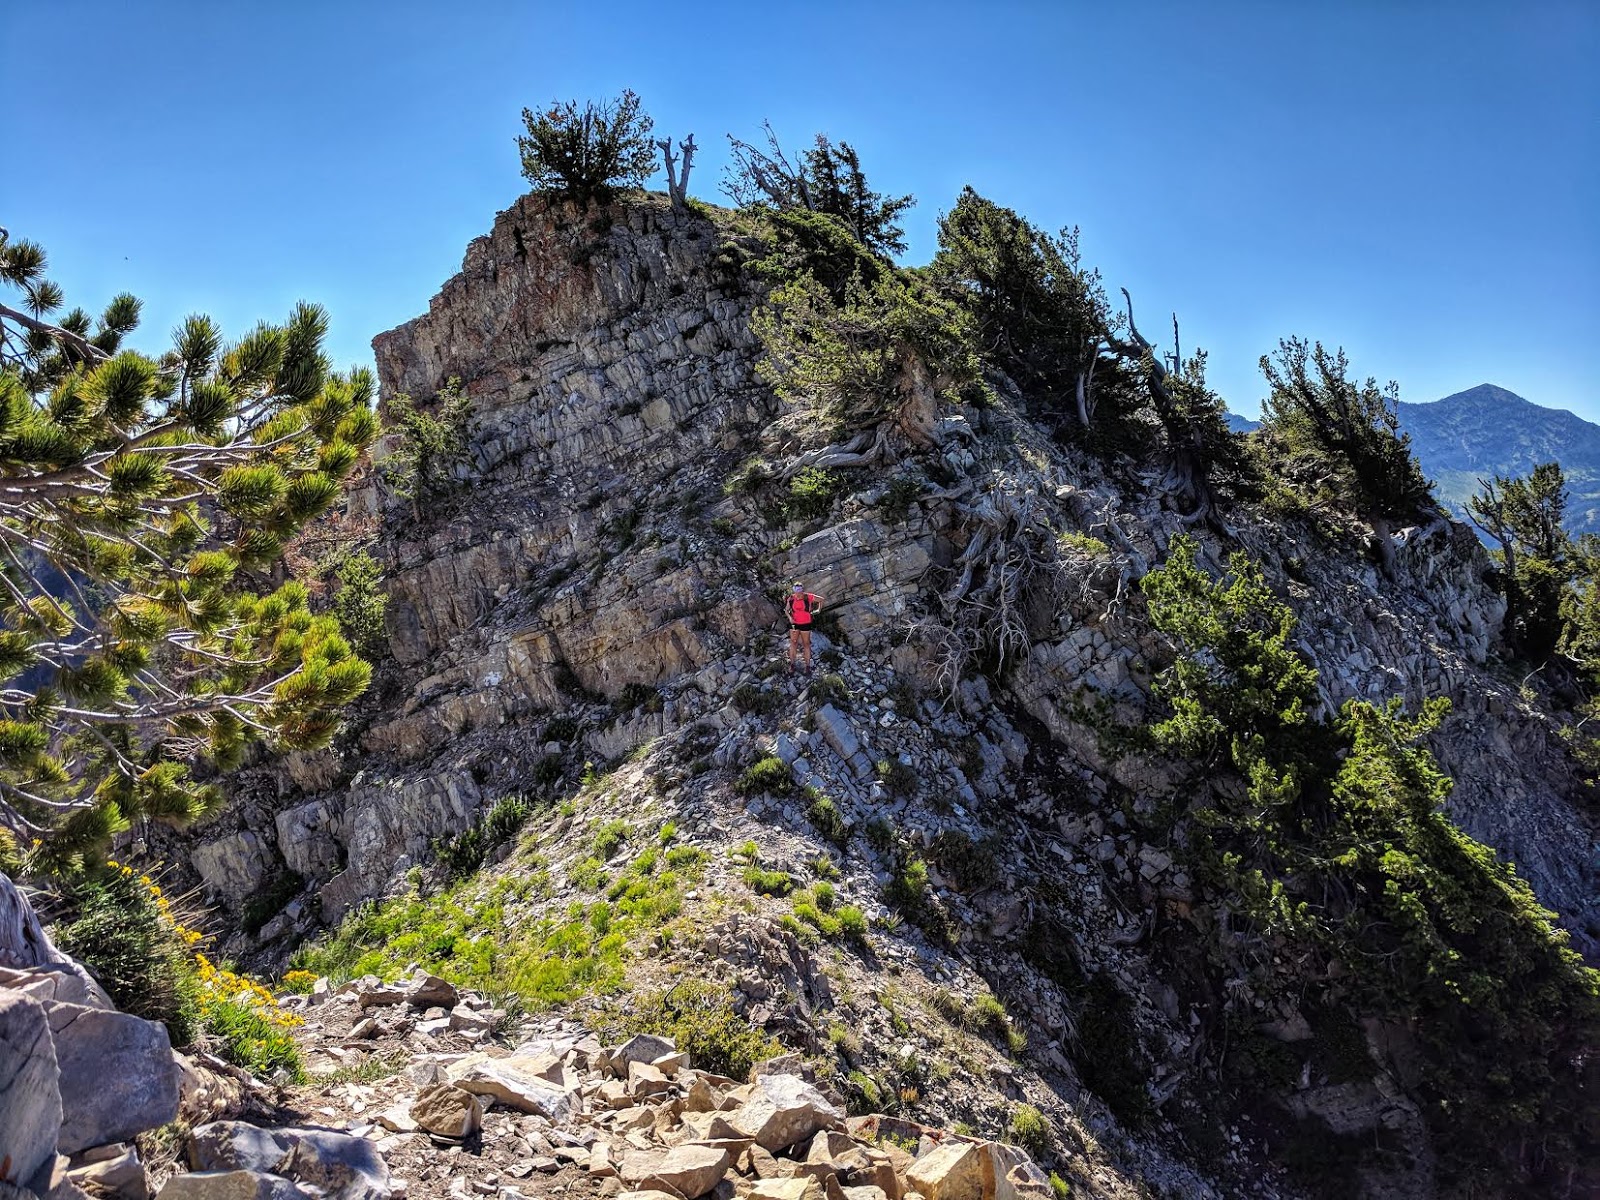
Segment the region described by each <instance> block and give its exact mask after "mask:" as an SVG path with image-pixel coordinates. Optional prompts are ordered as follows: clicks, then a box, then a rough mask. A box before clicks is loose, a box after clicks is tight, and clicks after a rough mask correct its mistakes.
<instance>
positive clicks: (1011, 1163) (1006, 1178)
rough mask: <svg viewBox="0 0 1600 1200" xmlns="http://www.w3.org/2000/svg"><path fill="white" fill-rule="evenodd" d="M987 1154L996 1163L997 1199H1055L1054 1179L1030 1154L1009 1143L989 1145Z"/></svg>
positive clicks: (985, 1148)
mask: <svg viewBox="0 0 1600 1200" xmlns="http://www.w3.org/2000/svg"><path fill="white" fill-rule="evenodd" d="M983 1151H984V1153H985V1154H987V1155H988V1156H989V1160H990V1162H991V1163H992V1164H993V1166H992V1171H993V1175H994V1195H995V1200H1048V1198H1049V1197H1051V1196H1053V1194H1054V1193H1053V1191H1052V1189H1051V1187H1050V1176H1048V1175H1046V1174H1045V1173H1044V1172H1043V1171H1042V1170H1040V1169H1039V1167H1038V1166H1037V1165H1036V1164H1035V1163H1034V1161H1033V1159H1031V1158H1029V1157H1028V1154H1027V1151H1025V1150H1022V1149H1019V1148H1018V1147H1016V1146H1013V1145H1011V1144H1010V1143H1008V1142H986V1143H984V1146H983Z"/></svg>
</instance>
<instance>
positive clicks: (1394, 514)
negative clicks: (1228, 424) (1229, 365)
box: [1261, 338, 1435, 573]
mask: <svg viewBox="0 0 1600 1200" xmlns="http://www.w3.org/2000/svg"><path fill="white" fill-rule="evenodd" d="M1349 369H1350V361H1349V359H1348V358H1347V357H1346V355H1345V352H1344V351H1343V350H1338V351H1336V352H1335V353H1332V354H1330V353H1328V351H1327V350H1325V349H1324V348H1323V346H1322V343H1321V342H1318V343H1316V345H1315V346H1314V347H1313V346H1311V345H1310V344H1309V343H1307V342H1306V341H1305V340H1304V339H1301V338H1288V339H1286V340H1284V341H1280V342H1279V343H1278V352H1277V354H1276V355H1273V356H1268V355H1265V354H1264V355H1262V356H1261V371H1262V374H1264V375H1265V376H1266V378H1267V383H1268V384H1269V385H1270V387H1271V394H1270V395H1269V396H1268V397H1267V399H1266V401H1265V403H1264V405H1263V408H1264V411H1265V414H1266V420H1265V422H1264V426H1265V430H1266V432H1267V434H1268V435H1269V436H1272V437H1275V438H1277V439H1279V440H1280V441H1281V443H1282V444H1283V445H1284V446H1285V447H1286V448H1287V451H1288V454H1289V456H1290V457H1291V458H1300V459H1302V460H1304V461H1305V464H1306V465H1308V467H1309V473H1313V474H1320V475H1321V481H1322V482H1323V483H1324V485H1331V486H1332V487H1333V490H1334V491H1335V493H1336V494H1338V495H1340V496H1344V497H1348V498H1349V500H1350V502H1351V503H1352V505H1353V506H1354V508H1355V512H1356V515H1357V516H1358V517H1360V518H1361V519H1362V520H1364V521H1366V522H1368V523H1369V524H1370V525H1371V526H1372V532H1373V537H1374V540H1375V542H1376V545H1377V550H1378V555H1379V559H1380V561H1381V563H1382V565H1383V568H1384V571H1385V573H1392V571H1393V568H1394V541H1393V537H1392V532H1393V530H1394V527H1395V526H1396V525H1397V524H1400V523H1403V522H1405V521H1408V520H1411V519H1413V518H1415V517H1416V516H1417V515H1418V514H1420V513H1422V512H1424V511H1426V510H1427V509H1429V508H1432V507H1435V505H1434V501H1433V497H1432V488H1433V485H1432V484H1431V483H1429V481H1428V478H1427V476H1425V475H1424V474H1423V473H1422V468H1421V467H1420V466H1419V465H1418V464H1417V460H1416V458H1415V456H1414V455H1413V454H1412V453H1411V435H1410V434H1406V433H1402V432H1400V393H1399V388H1398V385H1396V384H1394V383H1390V384H1389V386H1388V387H1387V388H1379V387H1378V385H1377V381H1376V380H1374V379H1371V378H1369V379H1367V381H1366V382H1365V383H1362V384H1357V383H1356V382H1355V381H1354V380H1352V379H1349V378H1347V373H1348V371H1349Z"/></svg>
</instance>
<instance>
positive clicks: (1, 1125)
mask: <svg viewBox="0 0 1600 1200" xmlns="http://www.w3.org/2000/svg"><path fill="white" fill-rule="evenodd" d="M0 880H3V877H0ZM7 886H9V884H8V885H7ZM12 894H13V895H14V896H16V897H17V898H18V901H19V907H18V910H17V911H19V912H24V913H25V914H26V916H27V917H29V918H31V917H32V910H31V907H30V906H28V905H27V904H26V902H25V901H23V900H22V899H21V897H20V893H15V892H13V893H12ZM31 944H32V945H33V946H34V947H35V952H36V953H39V954H43V953H50V954H54V955H59V954H60V952H59V951H56V950H55V949H54V947H52V946H50V944H49V941H48V939H44V940H42V941H33V942H31ZM61 957H62V958H65V956H61ZM179 1079H180V1071H179V1066H178V1063H177V1061H176V1059H175V1058H174V1056H173V1053H172V1047H171V1045H170V1043H169V1041H168V1039H167V1031H166V1028H165V1027H164V1026H162V1025H158V1024H156V1023H154V1022H152V1021H146V1020H143V1019H141V1018H139V1017H135V1016H131V1015H129V1014H127V1013H121V1012H117V1011H116V1010H115V1009H113V1008H111V1006H110V1004H109V1002H108V1001H106V1000H105V998H104V993H102V992H101V991H100V989H99V987H98V986H97V985H95V984H94V983H93V981H92V980H89V978H88V975H87V973H86V972H84V971H83V968H82V967H81V966H78V965H77V964H76V963H73V962H71V960H70V959H68V960H66V961H65V962H49V963H46V964H45V965H43V966H35V967H26V968H22V967H12V968H7V969H3V970H0V1184H16V1185H20V1187H22V1188H24V1189H27V1191H26V1192H25V1193H24V1200H26V1197H27V1196H30V1195H37V1196H48V1197H51V1198H52V1200H56V1198H60V1200H68V1198H70V1197H71V1196H72V1195H75V1194H79V1193H75V1192H73V1191H71V1190H70V1189H71V1188H72V1186H73V1185H74V1184H76V1183H80V1182H94V1183H95V1184H96V1186H97V1187H100V1188H101V1189H102V1192H101V1194H105V1195H112V1194H116V1195H118V1196H121V1197H123V1198H124V1200H143V1196H144V1195H145V1192H144V1191H143V1190H142V1189H143V1188H144V1182H145V1178H144V1172H143V1169H142V1168H141V1167H139V1165H138V1158H137V1155H136V1154H134V1153H133V1151H132V1150H131V1149H130V1147H129V1146H128V1145H126V1144H125V1143H127V1142H130V1141H131V1140H132V1139H133V1138H134V1137H135V1136H137V1135H138V1134H141V1133H144V1132H146V1131H147V1130H151V1129H155V1128H158V1127H159V1126H162V1125H165V1124H167V1123H168V1122H170V1121H172V1120H173V1119H174V1118H176V1117H177V1115H178V1103H179ZM130 1155H132V1157H131V1159H130V1158H129V1156H130ZM69 1156H70V1158H69ZM69 1167H70V1168H72V1170H71V1171H70V1173H69V1171H68V1168H69ZM69 1174H70V1179H69V1178H68V1176H69ZM6 1194H7V1195H8V1196H9V1195H10V1194H11V1193H9V1192H7V1193H6Z"/></svg>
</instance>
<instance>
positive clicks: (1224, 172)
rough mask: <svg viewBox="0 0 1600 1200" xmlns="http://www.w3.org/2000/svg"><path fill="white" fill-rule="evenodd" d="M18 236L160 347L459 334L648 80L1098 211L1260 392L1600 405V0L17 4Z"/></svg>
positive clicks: (78, 292)
mask: <svg viewBox="0 0 1600 1200" xmlns="http://www.w3.org/2000/svg"><path fill="white" fill-rule="evenodd" d="M0 49H3V50H4V52H5V63H6V68H5V71H4V74H3V76H0V92H3V94H4V100H5V103H6V108H7V112H8V114H9V119H8V121H7V142H8V144H9V146H10V150H9V152H8V154H7V159H8V168H7V170H6V171H5V172H4V173H3V175H0V225H4V226H6V227H7V228H9V229H10V230H11V231H12V233H13V234H14V235H17V236H25V237H31V238H34V239H36V240H38V241H41V242H43V243H44V244H45V246H46V248H47V249H48V251H49V252H50V254H51V258H52V261H53V267H54V270H53V274H54V276H55V278H57V279H58V280H59V281H60V282H61V283H62V284H63V286H64V287H65V288H66V289H67V294H68V300H69V303H82V304H84V305H85V306H87V307H90V308H91V309H92V308H95V307H96V306H98V305H99V304H102V303H103V302H104V301H105V299H106V298H108V297H109V296H110V295H111V294H112V293H113V292H115V291H118V290H130V291H133V292H134V293H135V294H137V295H139V296H141V297H142V298H143V299H144V300H145V302H146V322H145V328H144V329H143V330H142V331H141V335H140V344H142V345H145V346H147V347H149V348H152V349H153V348H158V347H160V346H162V345H164V332H165V331H166V330H167V329H170V328H171V327H172V326H173V325H174V324H175V323H176V322H177V321H178V320H179V319H180V318H181V317H182V316H183V315H184V314H185V313H188V312H191V311H206V312H210V313H212V314H213V315H214V316H216V317H218V318H219V319H220V320H222V321H223V322H224V325H225V328H227V329H228V330H229V331H230V332H235V333H236V332H242V331H243V330H244V329H246V328H247V327H248V326H250V325H251V324H253V323H254V322H255V321H256V320H257V319H259V318H262V317H268V318H278V317H281V316H282V315H283V314H284V313H286V312H287V310H288V308H289V306H290V304H291V303H292V302H293V301H295V300H296V299H299V298H302V297H304V298H307V299H312V300H316V301H319V302H321V303H323V304H325V305H326V306H327V307H328V308H329V309H330V311H331V312H332V314H333V338H332V341H333V344H332V349H333V352H334V354H335V356H336V357H337V358H338V360H339V361H340V363H341V364H347V363H351V362H358V361H367V360H369V358H370V353H369V351H368V348H367V344H368V342H369V341H370V339H371V337H372V335H373V334H375V333H377V332H380V331H381V330H384V329H387V328H390V327H391V326H394V325H396V324H399V323H400V322H402V321H404V320H407V319H409V318H410V317H412V316H415V315H417V314H419V313H421V312H423V311H425V310H426V308H427V305H428V301H429V299H430V298H431V297H432V296H433V295H434V293H435V292H436V291H437V290H438V288H439V286H440V284H442V283H443V282H444V281H445V279H447V278H448V277H449V276H450V275H451V274H453V273H454V272H455V271H456V270H457V269H458V268H459V266H460V263H461V257H462V253H463V251H464V250H465V248H466V244H467V242H468V241H469V240H470V239H471V238H473V237H475V236H477V235H478V234H481V233H484V232H486V231H487V230H488V228H489V226H490V223H491V222H492V220H493V218H494V214H495V212H496V210H498V209H502V208H504V207H506V206H507V205H508V204H509V203H510V202H511V201H512V200H513V199H514V198H515V197H516V196H517V195H518V194H519V192H521V191H522V189H523V186H524V185H523V182H522V180H521V177H520V175H519V173H518V163H517V156H516V150H515V147H514V144H513V139H514V137H515V135H516V133H517V132H518V129H519V113H520V111H521V109H522V107H523V106H524V105H532V106H538V105H540V104H543V103H545V102H547V101H548V100H550V99H552V98H555V97H561V98H565V97H600V96H607V95H612V94H615V93H616V92H618V91H620V90H621V89H622V88H623V87H632V88H634V89H635V90H636V91H638V92H639V93H640V95H641V96H642V97H643V98H644V101H645V105H646V108H647V109H648V111H650V112H651V113H652V114H653V115H654V116H655V118H656V121H657V129H658V131H660V132H668V133H672V134H677V135H681V134H687V133H690V132H693V133H695V134H696V135H697V138H696V140H697V142H698V143H699V144H700V146H701V147H702V148H703V152H702V156H701V158H700V160H699V161H698V163H697V165H696V170H695V174H694V178H693V181H692V184H691V191H692V192H693V193H695V194H697V195H699V196H701V197H704V198H707V199H712V200H716V199H719V195H718V183H719V181H720V178H721V167H722V163H723V161H724V160H725V153H724V147H725V139H724V137H723V135H724V134H725V133H728V132H734V133H738V134H742V135H746V136H751V135H753V134H754V133H755V132H756V131H758V130H759V127H760V123H761V121H762V119H763V118H770V119H771V120H772V122H773V124H774V126H775V127H776V128H777V130H778V131H779V133H780V134H781V135H782V136H783V137H784V138H785V140H786V141H787V142H789V143H790V144H793V145H800V144H801V143H803V142H804V141H806V140H807V139H808V138H809V136H810V135H811V134H812V133H814V132H816V131H824V132H827V133H828V134H830V135H831V136H833V137H835V138H842V139H844V140H848V141H850V142H852V143H853V144H854V145H855V146H856V147H857V149H858V150H859V151H860V152H861V154H862V158H863V161H864V163H865V164H866V166H867V168H868V171H869V174H870V176H871V177H872V179H873V181H874V183H875V184H876V185H877V186H878V187H880V188H881V189H883V190H892V191H895V192H912V193H915V194H916V196H917V197H918V200H919V204H918V206H917V208H916V209H915V210H913V212H912V213H911V214H910V219H909V220H908V222H907V230H908V234H909V241H910V253H909V255H908V256H907V259H908V261H911V262H923V261H926V259H927V258H928V257H929V256H930V255H931V254H932V252H933V249H934V227H935V221H936V219H937V216H938V214H939V212H940V211H942V210H944V209H947V208H948V207H949V206H950V205H951V203H952V202H953V201H954V198H955V196H956V195H957V193H958V192H959V191H960V189H961V187H962V185H964V184H967V183H970V184H972V185H973V186H974V187H976V188H977V189H978V190H979V191H980V192H982V193H984V194H985V195H987V196H990V197H991V198H993V199H996V200H998V201H1000V202H1002V203H1005V204H1008V205H1011V206H1012V207H1015V208H1017V209H1018V210H1019V211H1021V212H1023V213H1024V214H1025V215H1027V216H1028V217H1030V218H1031V219H1032V220H1034V221H1035V222H1036V223H1038V224H1040V225H1043V226H1046V227H1049V228H1058V227H1060V226H1063V225H1073V224H1075V225H1078V226H1080V227H1081V229H1082V233H1083V249H1084V255H1085V259H1086V261H1087V262H1089V263H1090V264H1093V265H1096V266H1098V267H1099V268H1100V269H1101V270H1102V271H1103V273H1104V275H1105V280H1106V283H1107V285H1108V288H1109V290H1110V291H1111V293H1112V295H1116V289H1117V288H1118V287H1119V286H1127V287H1128V288H1129V289H1130V290H1131V291H1132V292H1133V295H1134V299H1135V302H1136V304H1137V305H1138V306H1139V307H1138V315H1139V319H1140V323H1141V327H1142V328H1143V329H1144V330H1145V331H1146V332H1147V333H1149V334H1150V335H1151V336H1152V337H1155V336H1156V334H1157V333H1158V332H1159V331H1162V330H1170V314H1171V313H1172V312H1173V311H1174V310H1176V311H1177V313H1178V314H1179V317H1180V319H1181V321H1182V326H1183V340H1184V345H1185V346H1186V347H1193V346H1197V345H1198V346H1204V347H1206V348H1207V349H1209V350H1210V351H1211V377H1212V382H1213V384H1214V385H1216V386H1217V387H1218V389H1219V390H1220V391H1221V392H1222V393H1223V395H1224V396H1225V397H1226V398H1227V400H1228V402H1229V404H1230V406H1231V407H1233V408H1234V409H1236V410H1238V411H1242V412H1246V413H1251V414H1254V412H1255V411H1256V408H1257V406H1258V403H1259V400H1260V397H1261V394H1262V385H1261V380H1260V376H1259V373H1258V371H1257V369H1256V360H1257V359H1258V357H1259V356H1260V355H1261V354H1262V353H1263V352H1265V351H1267V350H1269V349H1271V348H1272V347H1273V346H1274V345H1275V344H1276V340H1277V339H1278V338H1279V337H1281V336H1285V335H1288V334H1302V335H1305V336H1309V337H1313V338H1320V339H1322V340H1324V341H1326V342H1329V343H1341V344H1343V345H1344V346H1345V347H1346V348H1347V349H1348V350H1349V352H1350V356H1351V359H1352V364H1353V366H1354V367H1355V369H1356V371H1357V373H1359V374H1361V375H1366V374H1373V375H1376V376H1378V377H1379V379H1380V380H1388V379H1391V378H1393V379H1397V380H1398V381H1399V383H1400V385H1401V395H1402V397H1403V398H1405V399H1408V400H1432V399H1437V398H1438V397H1440V396H1443V395H1446V394H1447V393H1449V392H1452V391H1457V390H1460V389H1462V388H1466V387H1470V386H1472V385H1474V384H1477V383H1481V382H1494V383H1498V384H1501V385H1503V386H1505V387H1508V388H1510V389H1511V390H1513V391H1515V392H1518V393H1520V394H1521V395H1523V396H1526V397H1527V398H1529V399H1531V400H1533V401H1535V402H1537V403H1541V404H1546V405H1550V406H1553V407H1561V408H1570V409H1572V410H1574V411H1576V412H1578V413H1579V414H1581V415H1583V416H1586V417H1589V418H1591V419H1597V420H1600V388H1597V387H1596V385H1595V382H1594V381H1595V373H1594V371H1593V369H1592V368H1591V366H1590V360H1591V359H1592V357H1593V355H1594V354H1595V351H1596V343H1597V342H1600V71H1597V70H1596V69H1595V67H1594V64H1595V62H1597V61H1600V5H1596V4H1592V3H1587V2H1584V3H1576V2H1574V3H1566V2H1560V0H1545V2H1539V0H1523V2H1522V3H1517V4H1511V3H1496V4H1476V3H1469V2H1446V0H1439V2H1435V3H1406V2H1399V0H1396V2H1387V3H1379V2H1372V3H1361V2H1359V0H1357V2H1347V3H1334V2H1332V0H1327V2H1301V0H1296V2H1294V3H1269V2H1266V0H1261V2H1242V0H1241V2H1227V0H1216V2H1210V3H1193V2H1186V3H1170V4H1161V3H1137V2H1135V3H1127V4H1109V3H1105V2H1103V0H1102V2H1100V3H1094V4H1077V3H1055V4H1046V3H1037V4H1021V3H1017V4H1004V3H989V4H981V5H980V4H969V5H955V4H939V3H911V4H890V3H884V4H871V3H865V2H862V3H857V4H832V3H806V4H796V3H789V4H719V3H715V2H711V0H701V2H698V3H695V4H691V5H669V4H662V3H654V4H634V3H631V2H629V0H609V2H608V3H605V4H596V3H588V4H581V5H574V4H562V5H554V4H543V3H537V4H536V3H498V4H496V3H474V2H472V0H459V2H457V3H451V4H433V5H421V4H407V3H395V2H389V3H372V4H366V3H333V2H328V3H310V2H294V0H280V2H277V3H273V4H244V3H223V4H216V3H162V2H160V0H147V2H145V3H140V4H127V3H88V2H79V0H55V2H53V3H35V4H18V3H14V4H8V5H4V6H0Z"/></svg>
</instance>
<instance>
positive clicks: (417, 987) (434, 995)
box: [405, 971, 460, 1008]
mask: <svg viewBox="0 0 1600 1200" xmlns="http://www.w3.org/2000/svg"><path fill="white" fill-rule="evenodd" d="M405 996H406V1003H407V1004H411V1005H415V1006H416V1007H417V1008H435V1007H438V1008H454V1007H455V1006H456V1004H457V1002H458V1001H459V1000H460V996H459V995H458V994H457V992H456V989H455V985H454V984H453V983H450V982H449V981H448V980H444V979H440V978H439V977H438V976H437V975H430V974H428V973H427V972H426V971H418V972H417V973H416V974H415V975H414V976H412V978H411V980H410V982H409V983H407V984H406V986H405Z"/></svg>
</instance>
